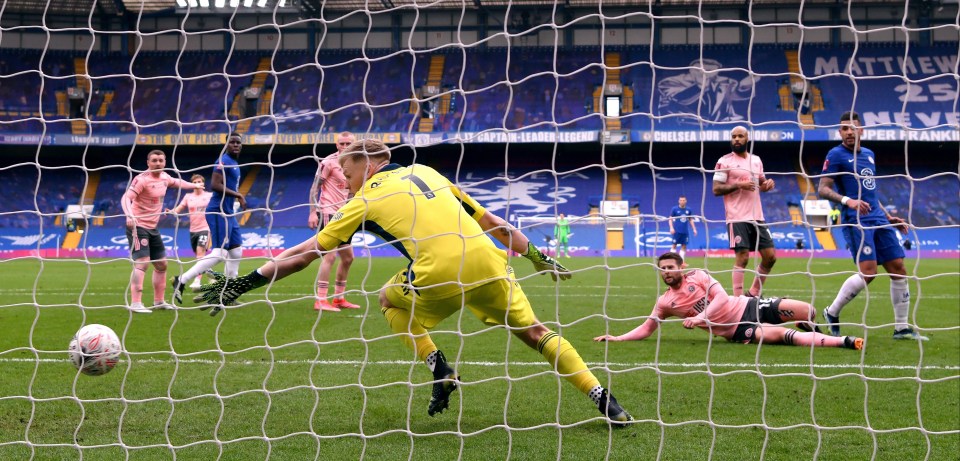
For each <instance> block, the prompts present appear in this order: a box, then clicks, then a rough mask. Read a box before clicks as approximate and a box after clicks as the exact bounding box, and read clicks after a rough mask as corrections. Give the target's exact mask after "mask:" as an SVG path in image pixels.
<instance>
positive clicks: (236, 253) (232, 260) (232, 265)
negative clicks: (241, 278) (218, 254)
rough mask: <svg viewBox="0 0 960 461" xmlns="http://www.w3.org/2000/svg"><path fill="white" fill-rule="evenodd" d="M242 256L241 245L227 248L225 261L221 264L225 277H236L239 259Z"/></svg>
mask: <svg viewBox="0 0 960 461" xmlns="http://www.w3.org/2000/svg"><path fill="white" fill-rule="evenodd" d="M241 258H243V247H236V248H231V249H229V250H227V262H226V263H224V265H223V273H224V274H225V275H226V276H227V278H229V279H232V278H236V277H237V275H238V274H240V259H241Z"/></svg>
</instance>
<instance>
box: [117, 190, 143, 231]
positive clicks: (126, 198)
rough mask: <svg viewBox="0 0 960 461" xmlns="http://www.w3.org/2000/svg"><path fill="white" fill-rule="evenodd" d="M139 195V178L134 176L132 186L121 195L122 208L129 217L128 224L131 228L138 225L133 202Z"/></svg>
mask: <svg viewBox="0 0 960 461" xmlns="http://www.w3.org/2000/svg"><path fill="white" fill-rule="evenodd" d="M139 195H140V185H139V179H138V178H134V180H133V183H132V184H130V188H129V189H127V191H126V192H124V194H123V197H120V208H121V209H122V210H123V215H124V216H126V218H127V220H126V226H127V228H129V229H131V230H132V229H134V228H136V227H137V218H136V217H135V216H134V215H133V202H134V201H135V200H136V199H137V197H138V196H139Z"/></svg>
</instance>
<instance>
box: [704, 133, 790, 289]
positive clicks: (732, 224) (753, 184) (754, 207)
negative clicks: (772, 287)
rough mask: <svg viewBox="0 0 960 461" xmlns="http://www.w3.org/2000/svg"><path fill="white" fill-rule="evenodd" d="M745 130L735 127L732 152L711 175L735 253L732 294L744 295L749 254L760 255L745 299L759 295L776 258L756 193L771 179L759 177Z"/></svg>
mask: <svg viewBox="0 0 960 461" xmlns="http://www.w3.org/2000/svg"><path fill="white" fill-rule="evenodd" d="M749 136H750V135H749V133H748V132H747V129H746V128H744V127H742V126H738V127H736V128H734V129H733V130H732V131H731V132H730V148H731V150H732V152H730V153H729V154H727V155H724V156H723V157H720V160H718V161H717V166H716V168H715V171H714V173H713V195H715V196H717V197H723V207H724V210H725V212H726V218H727V236H728V237H729V239H730V248H731V249H732V250H733V251H734V252H735V253H736V261H735V262H734V263H733V295H734V296H740V295H742V294H744V290H743V278H744V271H745V269H746V267H747V263H748V262H749V260H750V252H751V251H756V252H759V253H760V265H759V266H758V267H757V276H756V277H754V279H753V285H752V286H751V287H750V290H749V291H747V293H746V294H747V295H748V296H760V292H761V289H762V287H763V282H764V281H765V280H766V278H767V274H769V273H770V271H771V270H773V265H774V264H776V262H777V255H776V252H775V251H774V249H773V238H772V237H771V236H770V230H769V229H767V226H766V225H765V224H764V221H763V206H762V205H761V204H760V193H761V192H768V191H770V190H771V189H773V187H774V185H775V184H774V182H773V180H772V179H769V178H767V177H766V176H764V174H763V162H762V161H761V160H760V157H757V156H756V155H753V154H751V153H750V152H747V143H749V142H750V138H749Z"/></svg>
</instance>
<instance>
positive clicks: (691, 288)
mask: <svg viewBox="0 0 960 461" xmlns="http://www.w3.org/2000/svg"><path fill="white" fill-rule="evenodd" d="M694 290H696V288H694V287H693V285H687V291H689V292H691V293H693V292H694Z"/></svg>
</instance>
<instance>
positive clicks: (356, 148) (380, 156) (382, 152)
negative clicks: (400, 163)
mask: <svg viewBox="0 0 960 461" xmlns="http://www.w3.org/2000/svg"><path fill="white" fill-rule="evenodd" d="M356 155H363V156H366V157H367V158H368V159H370V160H374V161H376V160H380V161H383V160H390V148H389V147H387V145H386V144H384V143H383V141H380V140H378V139H361V140H359V141H354V142H353V143H352V144H350V146H348V147H347V148H346V149H344V150H343V153H341V154H340V161H341V162H343V161H344V159H345V158H347V157H353V156H356Z"/></svg>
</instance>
